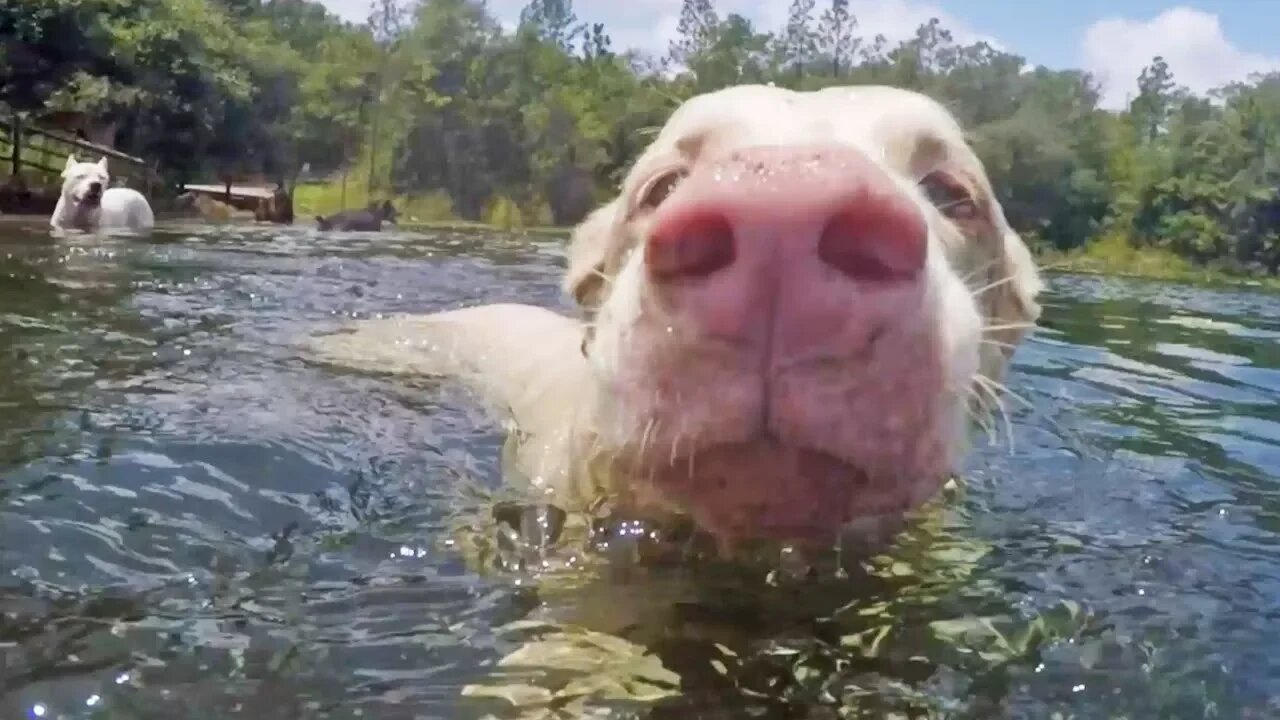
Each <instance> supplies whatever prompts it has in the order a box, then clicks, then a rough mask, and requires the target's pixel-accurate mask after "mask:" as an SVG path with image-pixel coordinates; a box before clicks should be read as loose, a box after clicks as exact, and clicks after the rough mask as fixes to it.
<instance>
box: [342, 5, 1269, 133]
mask: <svg viewBox="0 0 1280 720" xmlns="http://www.w3.org/2000/svg"><path fill="white" fill-rule="evenodd" d="M320 1H321V2H322V3H323V4H324V5H326V6H328V7H329V8H330V10H332V11H333V12H334V13H336V14H338V15H339V16H341V17H343V18H345V19H348V20H353V21H362V20H364V19H365V18H366V17H367V15H368V7H369V4H370V3H369V0H320ZM526 2H527V0H488V6H489V9H490V12H492V13H493V14H494V15H495V16H497V18H498V19H499V20H501V21H502V22H503V23H504V24H506V25H508V26H514V24H515V21H516V19H517V18H518V17H519V14H520V9H521V7H523V6H524V5H525V3H526ZM826 2H827V0H818V7H819V9H821V8H822V7H823V6H824V5H826ZM849 4H850V9H851V10H852V11H853V14H854V15H855V16H856V17H857V19H858V24H859V27H860V31H861V33H862V34H863V35H865V36H868V37H871V36H874V35H876V34H877V33H883V34H884V35H885V37H886V38H888V39H889V40H890V41H891V42H892V41H894V40H900V39H903V38H906V37H908V36H910V35H911V34H912V33H914V32H915V29H916V28H917V27H918V26H919V25H920V24H921V23H923V22H925V21H926V20H928V19H929V18H930V17H937V18H938V19H940V20H941V21H942V23H943V25H944V26H945V27H947V28H949V29H950V30H951V31H952V34H953V35H954V36H955V37H956V39H957V40H959V41H962V42H971V41H974V40H986V41H987V42H989V43H991V44H992V45H993V46H996V47H999V48H1001V49H1002V50H1006V51H1008V52H1013V53H1017V54H1018V55H1021V56H1023V57H1024V58H1026V59H1027V61H1028V62H1029V63H1031V64H1033V65H1046V66H1048V67H1051V68H1080V69H1084V70H1089V71H1090V72H1093V73H1094V75H1095V76H1096V77H1097V78H1098V79H1099V80H1100V81H1101V82H1102V85H1103V101H1102V104H1103V105H1104V106H1106V107H1109V108H1120V107H1123V106H1124V105H1125V104H1126V98H1127V97H1128V96H1130V95H1131V94H1133V93H1134V92H1135V87H1136V82H1137V77H1138V74H1139V73H1140V72H1141V71H1142V67H1143V66H1144V65H1146V64H1147V63H1148V62H1150V60H1151V58H1152V57H1154V56H1155V55H1162V56H1164V58H1165V60H1166V61H1167V62H1168V63H1169V67H1170V69H1171V70H1172V71H1173V74H1174V79H1175V80H1176V81H1177V82H1178V83H1179V84H1181V85H1184V86H1186V87H1188V88H1190V89H1191V90H1193V91H1196V92H1204V91H1206V90H1209V89H1211V88H1214V87H1217V86H1219V85H1222V84H1225V83H1228V82H1231V81H1233V80H1244V79H1246V78H1247V77H1248V76H1249V74H1250V73H1254V72H1266V71H1270V70H1280V45H1277V44H1276V43H1275V37H1276V34H1277V32H1276V31H1277V30H1278V29H1280V12H1277V11H1278V10H1280V1H1277V0H1216V1H1210V0H1200V2H1195V3H1176V2H1169V1H1168V0H1067V2H1064V3H1062V4H1054V3H1051V2H1048V1H1047V0H1046V1H1043V2H1037V0H850V3H849ZM715 5H716V8H717V9H718V10H719V11H720V13H721V14H722V15H724V14H727V13H730V12H737V13H740V14H742V15H744V16H746V17H748V18H750V19H751V20H752V21H753V22H755V23H756V25H757V27H759V28H761V29H769V30H771V29H776V28H780V27H782V25H783V24H784V23H785V20H786V15H787V8H788V6H789V5H790V0H715ZM574 8H575V10H576V12H577V14H578V17H579V18H580V19H582V20H584V21H590V22H603V23H604V24H605V26H606V29H607V30H608V32H609V35H610V36H611V37H612V38H613V44H614V47H615V49H622V48H632V47H634V48H641V49H644V50H648V51H651V52H664V51H665V50H666V47H667V42H668V40H669V39H670V38H671V37H672V36H673V35H674V34H675V30H676V21H677V18H678V17H679V12H680V0H577V1H576V2H575V3H574Z"/></svg>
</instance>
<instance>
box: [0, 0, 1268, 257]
mask: <svg viewBox="0 0 1280 720" xmlns="http://www.w3.org/2000/svg"><path fill="white" fill-rule="evenodd" d="M520 19H521V22H520V23H519V25H518V27H516V28H515V29H513V30H512V29H506V28H504V27H503V26H502V25H501V24H500V23H499V22H498V21H497V20H496V19H495V18H494V17H493V15H491V14H490V13H489V12H488V11H487V9H486V6H485V5H484V3H483V2H480V1H479V0H407V1H406V0H375V1H374V2H373V4H372V5H371V7H370V13H369V20H368V21H367V22H366V23H361V24H352V23H346V22H343V21H341V20H340V19H338V18H337V17H335V16H333V15H332V14H330V13H328V12H327V11H326V10H325V9H324V7H323V6H321V5H319V4H318V3H315V2H310V1H309V0H48V1H47V2H42V3H37V4H34V5H33V4H31V3H25V2H21V1H20V0H0V35H3V36H5V37H6V38H11V40H7V41H6V43H5V44H4V45H3V46H0V103H2V104H3V105H4V106H7V107H8V108H9V109H10V110H12V111H14V112H18V113H22V114H25V115H29V116H31V117H32V118H33V119H34V120H35V121H37V122H39V121H41V119H42V118H47V117H48V116H49V115H50V114H51V113H60V114H62V115H63V116H65V114H66V113H68V112H70V113H81V114H83V115H87V116H89V117H92V118H94V119H95V120H97V121H99V122H102V123H109V124H112V125H113V126H114V139H115V141H116V144H117V146H118V147H119V148H120V149H122V150H124V151H126V152H130V153H133V154H137V155H140V156H142V157H146V158H148V159H151V160H153V161H154V162H155V163H156V164H157V166H158V168H159V170H160V171H161V172H162V173H163V174H164V176H165V177H167V178H169V179H171V180H173V181H175V182H176V181H191V180H197V179H201V180H208V179H209V178H210V177H218V178H222V177H244V176H247V175H252V174H261V175H262V176H263V177H264V178H266V179H285V180H286V181H289V182H296V183H298V186H297V191H296V204H297V209H298V212H299V215H300V216H301V217H307V216H308V215H310V214H314V213H325V212H331V211H333V210H336V209H339V208H340V207H355V206H362V205H364V204H365V203H366V202H367V201H369V200H371V199H381V198H385V197H393V198H396V199H397V200H398V202H399V203H400V205H401V206H402V207H403V208H404V212H403V216H404V219H405V220H406V222H410V223H413V222H419V223H429V222H431V223H434V222H457V221H466V222H470V223H484V224H486V225H492V226H496V227H501V228H507V229H521V228H532V227H547V226H560V227H563V226H566V225H570V224H572V223H574V222H576V221H577V220H578V219H580V218H581V217H582V216H583V214H584V213H585V212H587V210H589V209H590V208H591V207H592V206H593V205H594V204H595V203H597V202H600V201H601V200H602V199H603V198H605V197H607V196H608V194H609V193H610V192H611V191H612V190H613V189H614V188H616V187H617V184H618V182H619V180H620V179H621V177H622V175H623V173H624V172H625V171H626V168H627V167H628V166H629V164H630V162H631V161H632V160H633V159H634V158H635V156H636V155H637V154H638V153H639V152H640V151H641V150H642V149H643V147H644V146H645V144H646V142H647V141H648V136H649V134H650V133H651V132H652V131H653V129H654V128H655V127H657V126H659V125H661V124H662V122H663V121H664V119H665V118H666V116H667V115H668V113H670V112H671V110H672V109H673V108H674V107H675V106H676V105H677V104H678V103H679V102H680V101H681V100H683V99H685V98H688V97H690V96H692V95H693V94H695V93H700V92H705V91H708V90H713V89H716V88H720V87H724V86H726V85H730V84H736V83H750V82H772V83H775V84H777V85H780V86H786V87H792V88H805V89H811V88H820V87H824V86H829V85H834V84H851V83H885V84H892V85H897V86H902V87H907V88H913V89H917V90H921V91H923V92H926V93H928V94H929V95H931V96H933V97H935V98H938V99H940V100H941V101H943V102H944V103H946V105H947V106H948V107H950V108H951V109H952V110H953V112H954V113H955V114H956V116H957V118H958V119H959V120H960V121H961V122H962V123H963V124H964V125H965V126H966V127H968V128H971V129H972V138H973V142H974V145H975V147H976V148H977V150H978V152H979V154H980V155H981V156H982V158H983V160H984V161H985V162H986V164H987V167H988V169H989V172H990V174H991V176H992V180H993V182H994V183H995V186H996V188H997V189H998V192H999V195H1000V200H1001V202H1002V203H1003V205H1004V208H1005V211H1006V213H1007V215H1008V217H1009V219H1010V221H1011V223H1012V224H1013V226H1014V227H1015V228H1016V229H1017V230H1018V231H1019V232H1021V233H1022V234H1023V236H1024V237H1026V238H1027V239H1028V241H1029V242H1030V243H1031V244H1032V245H1033V247H1034V248H1035V250H1036V251H1037V253H1038V254H1039V255H1040V256H1041V257H1042V258H1044V259H1046V261H1048V262H1049V263H1050V264H1051V265H1054V264H1056V266H1061V267H1068V268H1072V269H1078V270H1085V271H1095V272H1125V273H1130V274H1142V275H1148V276H1156V277H1180V278H1181V277H1195V276H1213V277H1225V276H1227V275H1247V276H1250V277H1261V276H1274V275H1276V273H1277V270H1278V269H1280V195H1278V194H1277V183H1278V181H1280V163H1278V162H1277V159H1276V158H1277V153H1276V149H1277V147H1278V146H1280V75H1264V76H1257V77H1253V78H1251V79H1250V80H1249V81H1247V82H1239V83H1235V84H1232V85H1229V86H1226V87H1222V88H1219V89H1217V90H1215V91H1213V92H1212V93H1210V94H1209V96H1207V97H1202V96H1198V95H1195V94H1193V93H1191V92H1189V91H1187V90H1186V89H1184V88H1182V87H1180V86H1179V85H1178V83H1177V79H1176V77H1175V75H1174V72H1173V70H1172V69H1171V68H1170V67H1169V66H1168V65H1167V64H1166V63H1165V61H1164V60H1163V59H1161V58H1159V57H1156V58H1153V59H1152V61H1151V63H1150V64H1149V65H1148V66H1147V67H1146V68H1145V69H1144V70H1143V72H1142V74H1141V76H1140V77H1138V78H1135V79H1134V91H1135V92H1134V94H1133V96H1132V100H1131V102H1130V103H1129V104H1128V106H1127V107H1125V108H1123V109H1120V110H1118V111H1113V110H1108V109H1104V108H1101V107H1100V106H1099V97H1100V93H1099V86H1098V83H1097V82H1096V80H1095V79H1094V78H1093V77H1091V76H1090V75H1089V74H1088V73H1085V72H1081V71H1077V70H1069V69H1049V68H1046V67H1036V68H1031V67H1028V66H1027V65H1026V63H1025V61H1024V59H1023V58H1021V57H1019V56H1017V55H1013V54H1010V53H1007V52H1003V51H1000V50H996V49H994V48H992V47H990V46H988V45H986V44H983V43H977V44H971V45H965V44H961V43H958V42H956V41H955V40H954V38H953V37H952V35H951V34H950V33H949V32H948V31H947V29H946V28H945V27H943V26H942V25H941V24H940V23H939V22H938V21H936V20H932V21H930V22H928V23H926V24H924V25H922V26H921V27H920V28H919V29H918V31H917V32H916V34H915V36H914V37H912V38H910V39H908V40H906V41H904V42H901V43H897V44H893V43H890V42H888V41H887V40H886V39H885V38H884V37H882V36H877V37H865V36H863V35H862V34H861V33H860V31H859V26H858V22H857V18H856V17H855V16H854V15H853V14H852V13H851V12H850V10H849V7H848V3H847V0H824V2H822V3H818V2H817V0H795V1H794V2H793V4H792V6H791V12H790V17H789V19H788V21H787V23H786V24H785V26H783V27H779V28H760V27H756V26H755V25H753V24H752V23H751V22H750V21H749V20H747V19H746V18H744V17H741V16H739V15H736V14H726V15H722V14H720V13H719V12H718V11H717V9H716V7H715V5H714V2H713V0H685V1H684V4H683V8H682V13H681V18H680V25H679V34H678V37H677V38H676V40H675V41H673V42H672V43H671V46H670V48H669V50H668V52H667V53H665V54H664V55H662V56H661V57H655V56H651V55H646V54H644V53H641V52H638V51H635V50H630V49H623V48H616V47H614V45H613V43H612V42H611V40H610V37H609V32H608V28H607V27H605V26H603V25H602V24H600V23H594V22H591V19H590V18H589V17H580V16H579V15H578V14H576V13H575V10H574V8H573V5H572V1H571V0H532V1H531V2H530V3H529V5H528V6H527V7H526V8H525V9H524V11H523V13H522V14H521V18H520Z"/></svg>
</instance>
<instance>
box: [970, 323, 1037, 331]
mask: <svg viewBox="0 0 1280 720" xmlns="http://www.w3.org/2000/svg"><path fill="white" fill-rule="evenodd" d="M1035 326H1036V324H1035V323H1005V324H1002V325H986V326H984V327H983V328H982V332H984V333H987V332H999V331H1001V330H1030V329H1031V328H1034V327H1035Z"/></svg>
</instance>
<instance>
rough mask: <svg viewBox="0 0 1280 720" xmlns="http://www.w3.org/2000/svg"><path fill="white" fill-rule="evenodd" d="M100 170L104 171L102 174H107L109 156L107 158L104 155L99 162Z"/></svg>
mask: <svg viewBox="0 0 1280 720" xmlns="http://www.w3.org/2000/svg"><path fill="white" fill-rule="evenodd" d="M98 168H99V169H100V170H102V172H106V171H107V156H106V155H103V156H102V157H101V158H100V159H99V160H98Z"/></svg>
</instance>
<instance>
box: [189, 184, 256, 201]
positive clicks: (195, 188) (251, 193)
mask: <svg viewBox="0 0 1280 720" xmlns="http://www.w3.org/2000/svg"><path fill="white" fill-rule="evenodd" d="M182 189H183V190H185V191H187V192H194V193H200V194H202V195H212V196H213V197H214V199H218V200H220V199H222V198H223V197H224V196H226V193H227V186H226V185H183V186H182ZM271 192H272V188H271V187H269V186H266V185H232V186H231V197H232V198H234V199H238V200H258V199H266V198H269V197H271Z"/></svg>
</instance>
